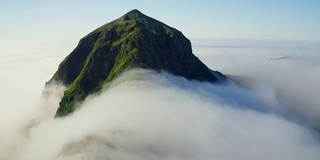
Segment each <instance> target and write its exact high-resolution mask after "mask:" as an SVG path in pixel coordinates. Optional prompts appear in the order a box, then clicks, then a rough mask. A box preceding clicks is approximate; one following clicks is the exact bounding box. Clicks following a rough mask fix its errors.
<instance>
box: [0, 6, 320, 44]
mask: <svg viewBox="0 0 320 160" xmlns="http://www.w3.org/2000/svg"><path fill="white" fill-rule="evenodd" d="M319 8H320V1H318V0H304V1H301V0H269V1H260V0H224V1H222V0H220V1H218V0H199V1H182V0H175V1H169V0H163V1H148V0H136V1H129V0H122V1H109V0H92V1H83V0H77V1H75V0H70V1H62V0H56V1H39V0H30V1H21V0H20V1H8V0H1V6H0V10H1V14H0V19H1V21H2V22H1V25H0V35H1V36H0V40H1V41H3V40H30V39H34V40H48V39H49V40H57V41H60V42H62V41H65V42H72V43H75V41H78V40H79V39H80V38H82V37H83V36H85V35H86V34H87V33H89V32H90V31H92V30H94V29H95V28H97V27H99V26H101V25H103V24H105V23H108V22H110V21H112V20H114V19H116V18H119V17H120V16H122V15H123V14H125V13H126V12H128V11H130V10H132V9H138V10H140V11H141V12H143V13H145V14H146V15H149V16H151V17H153V18H156V19H158V20H160V21H162V22H164V23H166V24H168V25H170V26H172V27H175V28H177V29H179V30H181V31H182V32H183V33H184V34H185V35H186V36H187V37H188V38H191V39H192V38H233V39H274V40H308V41H320V34H319V33H320V10H319Z"/></svg>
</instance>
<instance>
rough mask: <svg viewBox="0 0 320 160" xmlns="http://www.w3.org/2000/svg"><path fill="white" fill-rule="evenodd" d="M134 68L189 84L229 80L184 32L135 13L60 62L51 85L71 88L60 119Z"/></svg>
mask: <svg viewBox="0 0 320 160" xmlns="http://www.w3.org/2000/svg"><path fill="white" fill-rule="evenodd" d="M135 67H140V68H145V69H153V70H157V71H160V70H165V71H167V72H169V73H172V74H174V75H177V76H182V77H185V78H187V79H190V80H199V81H208V82H218V81H219V80H221V79H225V76H223V75H222V74H221V73H219V72H216V71H211V70H210V69H208V67H207V66H206V65H205V64H203V63H202V62H201V61H200V60H199V59H198V58H197V57H196V56H195V55H193V53H192V49H191V43H190V41H189V40H188V39H187V38H186V37H185V36H184V35H183V34H182V33H181V32H180V31H178V30H176V29H174V28H172V27H169V26H168V25H166V24H164V23H162V22H159V21H157V20H155V19H153V18H151V17H148V16H146V15H144V14H142V13H141V12H139V11H138V10H132V11H130V12H128V13H127V14H125V15H124V16H122V17H120V18H119V19H116V20H114V21H112V22H110V23H107V24H105V25H103V26H101V27H100V28H98V29H96V30H94V31H93V32H91V33H89V34H88V35H87V36H85V37H84V38H82V39H81V40H80V42H79V44H78V45H77V47H76V48H75V49H74V50H73V51H72V52H71V53H70V54H69V55H68V56H67V57H66V58H65V59H64V60H63V61H62V62H61V64H60V65H59V68H58V70H57V71H56V73H55V74H54V76H53V77H52V78H51V79H50V80H49V82H47V84H50V83H51V82H54V81H56V82H59V83H62V84H64V85H66V86H69V87H68V88H67V90H66V91H65V92H64V96H63V98H62V100H61V102H60V103H59V105H60V107H59V109H58V111H57V113H56V117H61V116H65V115H67V114H69V113H71V112H73V111H74V110H75V109H76V107H77V105H76V104H77V103H78V102H81V101H83V100H84V99H85V98H86V97H87V96H88V95H89V94H91V93H94V92H97V91H99V90H101V88H102V86H103V85H104V84H105V83H108V82H110V81H112V80H113V79H114V78H115V77H117V75H119V74H121V73H122V72H124V71H126V70H128V69H131V68H135Z"/></svg>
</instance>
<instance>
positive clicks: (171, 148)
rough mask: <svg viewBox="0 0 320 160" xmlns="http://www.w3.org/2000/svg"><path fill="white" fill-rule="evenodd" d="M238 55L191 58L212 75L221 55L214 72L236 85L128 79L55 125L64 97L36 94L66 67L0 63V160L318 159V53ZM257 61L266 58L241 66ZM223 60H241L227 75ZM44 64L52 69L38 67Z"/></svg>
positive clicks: (139, 73) (148, 76) (149, 75)
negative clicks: (57, 70)
mask: <svg viewBox="0 0 320 160" xmlns="http://www.w3.org/2000/svg"><path fill="white" fill-rule="evenodd" d="M251 45H253V44H251ZM207 46H208V45H207ZM223 46H224V45H223ZM255 46H258V45H257V44H255ZM281 46H283V45H282V44H281V45H280V47H281ZM312 46H313V45H312ZM209 48H211V49H209ZM235 48H237V47H230V45H229V44H228V45H227V48H223V47H214V46H209V47H208V48H203V47H199V48H197V47H195V48H194V49H195V54H197V53H199V54H197V55H199V57H200V59H202V60H204V61H205V62H206V64H207V65H208V66H210V67H212V68H214V66H211V65H216V63H213V62H215V61H219V60H217V59H215V58H214V57H215V56H212V58H209V57H210V56H211V55H210V53H211V54H212V55H215V54H218V52H217V51H219V54H220V56H218V57H220V59H221V61H220V64H221V65H220V66H215V68H219V67H220V70H222V71H223V72H224V73H228V74H229V75H231V76H230V77H232V78H233V79H235V80H236V81H237V84H235V83H232V82H230V83H229V84H225V85H215V84H209V83H204V82H197V81H188V80H186V79H184V78H182V77H175V76H172V75H170V74H168V73H165V72H162V73H158V72H154V71H150V70H141V69H135V70H131V71H128V72H126V73H124V74H123V75H121V76H120V77H119V78H117V79H116V80H115V81H113V82H112V83H111V84H108V85H106V86H105V88H104V91H103V92H102V93H100V94H96V95H92V96H90V97H88V98H87V99H86V100H85V101H84V102H83V104H80V105H81V106H82V107H81V108H80V109H79V110H77V111H76V112H74V114H72V115H70V116H68V117H65V118H59V119H53V118H52V117H53V115H54V113H55V111H56V109H57V107H58V103H59V100H60V98H61V96H62V93H63V90H64V87H63V86H59V85H54V86H51V87H49V88H46V90H45V91H44V92H43V94H42V95H41V89H42V87H43V84H44V82H45V80H46V79H48V78H50V76H48V75H50V74H51V73H50V72H53V71H54V69H55V67H56V66H55V67H53V66H54V64H55V63H58V61H59V60H60V59H62V58H63V57H57V56H48V57H45V56H43V57H41V56H39V55H34V56H31V57H29V58H26V57H24V56H13V57H12V56H11V57H10V56H6V60H7V62H5V61H3V63H1V68H0V74H1V77H3V81H2V84H1V87H2V88H4V89H3V90H1V92H0V93H1V95H2V96H3V97H4V98H3V100H2V102H1V112H0V118H1V122H0V130H1V131H2V132H0V143H1V145H0V160H2V159H13V160H34V159H48V160H50V159H52V160H79V159H110V160H113V159H117V160H119V159H139V160H141V159H168V160H177V159H184V160H189V159H190V160H195V159H203V160H206V159H208V160H209V159H210V160H212V159H217V160H218V159H225V160H239V159H243V160H264V159H265V160H267V159H274V160H283V159H290V160H301V159H305V160H318V159H320V152H319V151H320V143H319V139H318V137H319V132H318V131H317V127H318V126H319V119H320V111H319V104H320V102H319V99H318V98H317V97H316V96H317V95H320V91H319V89H320V88H319V87H318V85H317V83H318V82H319V81H320V75H319V73H320V64H319V61H318V60H317V58H316V57H317V56H315V55H317V53H319V51H320V50H318V49H317V48H313V49H314V50H307V51H308V52H312V53H314V54H308V55H309V56H305V55H303V53H301V54H300V55H301V56H299V54H296V53H297V52H298V51H301V52H303V51H304V50H305V48H303V47H300V49H301V50H297V49H294V51H295V52H294V56H290V52H291V53H292V51H291V50H287V49H286V48H280V50H282V51H281V54H284V55H281V56H279V54H278V51H279V49H278V48H275V49H274V50H273V49H272V50H268V48H267V47H264V48H263V46H262V47H260V48H258V49H250V50H247V48H246V47H244V48H243V47H242V48H239V47H238V48H237V49H236V50H235ZM223 50H224V53H225V54H229V55H223V54H222V53H221V52H222V51H223ZM236 51H237V52H241V54H240V55H238V54H236ZM261 51H263V52H264V55H265V57H261V56H256V57H255V58H254V57H250V58H248V59H246V58H245V57H243V56H244V55H247V56H249V54H253V53H252V52H256V53H257V54H260V55H261ZM305 51H306V50H305ZM231 52H232V55H231ZM286 54H288V55H289V56H288V55H286ZM209 55H210V56H209ZM224 56H231V57H233V59H236V58H237V57H236V56H238V57H239V63H237V64H232V65H229V63H225V62H227V61H228V58H226V57H224ZM279 57H280V58H279ZM282 57H285V58H282ZM313 57H314V58H313ZM233 59H230V61H232V60H233ZM2 60H3V59H2ZM16 60H18V61H19V62H21V63H12V62H13V61H16ZM253 60H254V61H253ZM43 62H45V64H48V62H50V63H49V64H52V65H49V66H48V65H47V66H46V67H39V66H45V65H43ZM242 62H245V63H242ZM249 62H250V63H249ZM9 64H11V65H12V66H11V67H10V68H7V65H9ZM230 64H231V63H230ZM19 65H23V67H19ZM48 72H49V73H50V74H49V73H48ZM44 73H45V74H44ZM18 75H19V76H18ZM32 77H33V78H32ZM40 81H41V82H40ZM38 83H40V84H38ZM38 97H41V98H40V99H39V98H38Z"/></svg>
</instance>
